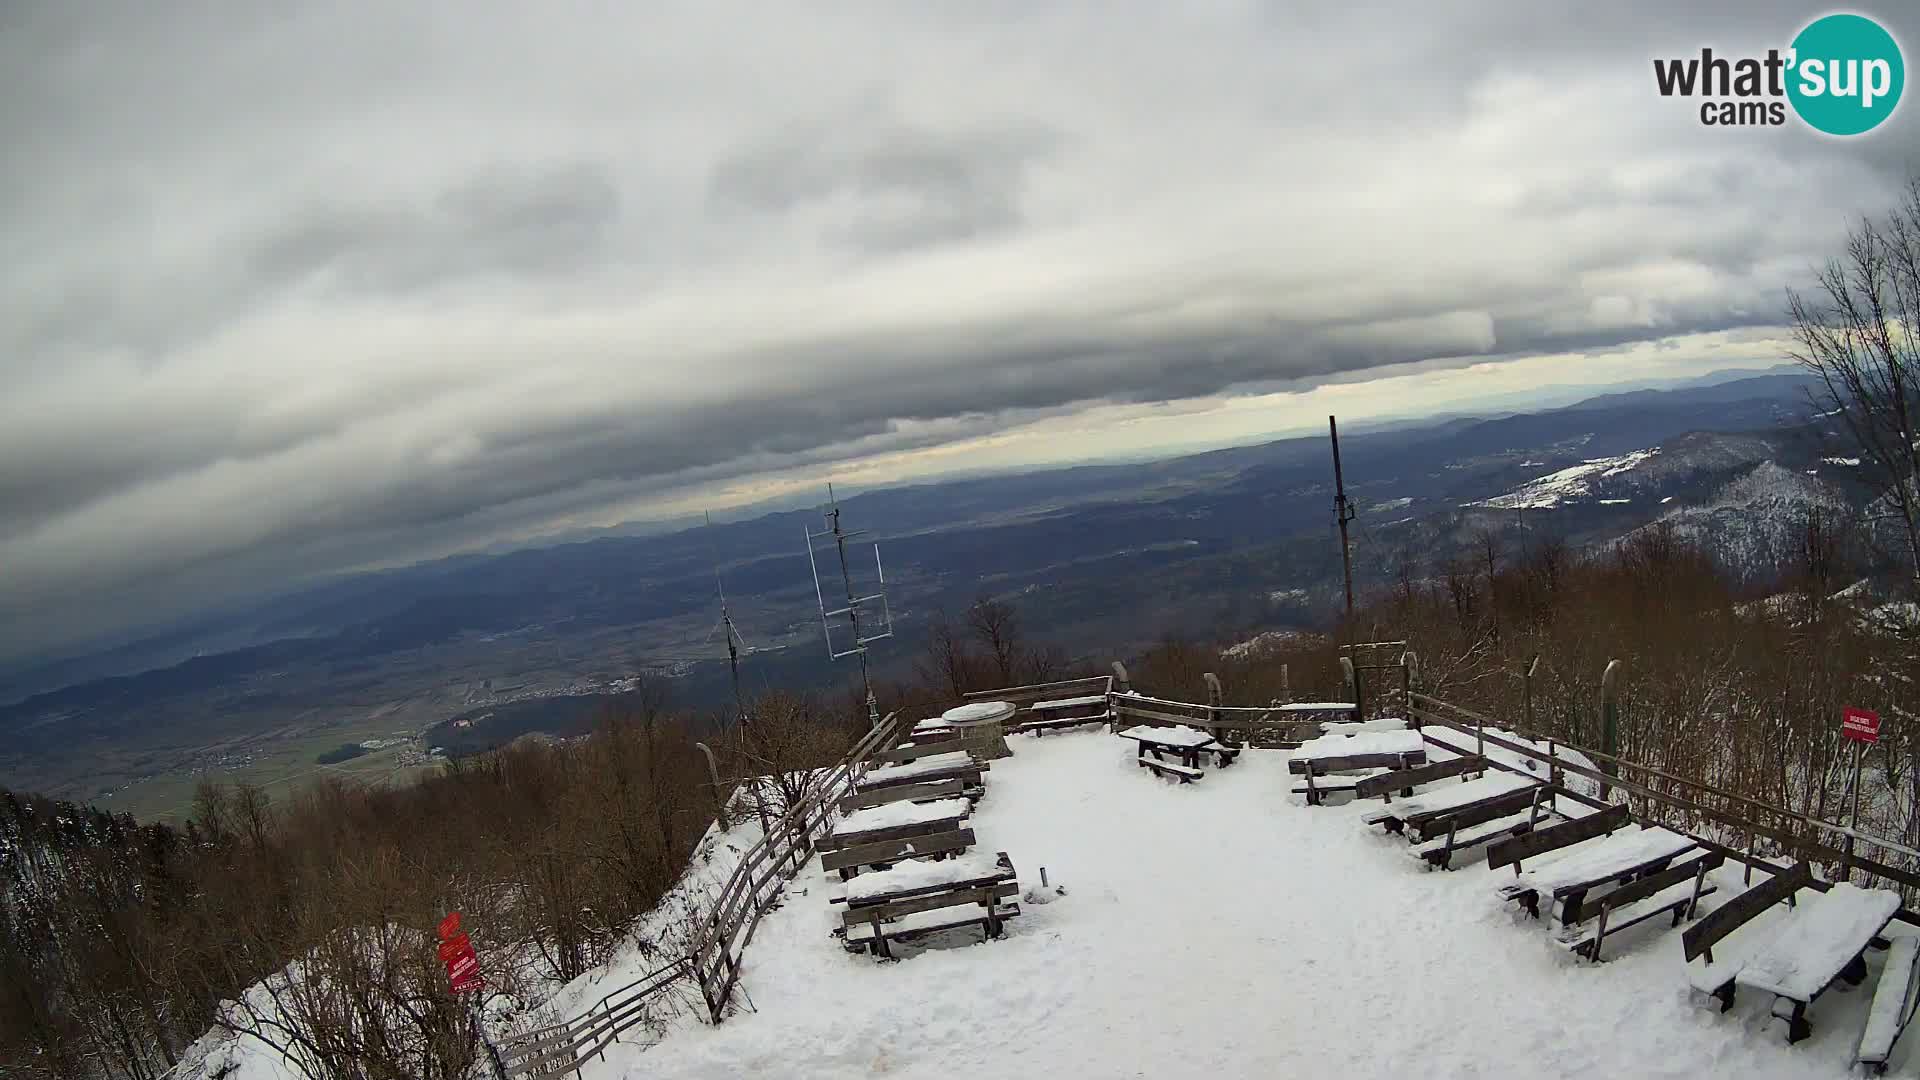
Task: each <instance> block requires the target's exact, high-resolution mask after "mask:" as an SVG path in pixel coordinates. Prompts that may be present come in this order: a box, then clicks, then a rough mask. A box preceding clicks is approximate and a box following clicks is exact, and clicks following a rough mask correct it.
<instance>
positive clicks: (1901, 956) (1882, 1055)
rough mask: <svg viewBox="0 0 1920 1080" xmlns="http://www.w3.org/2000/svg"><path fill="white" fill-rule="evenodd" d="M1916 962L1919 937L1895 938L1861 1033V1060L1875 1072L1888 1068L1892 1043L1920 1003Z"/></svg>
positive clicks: (1918, 959)
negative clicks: (1917, 992) (1915, 969)
mask: <svg viewBox="0 0 1920 1080" xmlns="http://www.w3.org/2000/svg"><path fill="white" fill-rule="evenodd" d="M1916 965H1920V941H1916V940H1915V939H1913V938H1910V937H1907V938H1897V939H1895V940H1894V942H1893V944H1892V947H1890V948H1889V949H1888V950H1887V963H1886V967H1885V968H1884V969H1882V971H1881V972H1880V981H1879V982H1878V983H1877V984H1875V986H1874V988H1873V1004H1872V1005H1870V1006H1869V1007H1868V1009H1867V1026H1866V1030H1864V1031H1862V1032H1861V1033H1860V1052H1859V1054H1858V1060H1859V1062H1860V1064H1862V1065H1865V1066H1866V1067H1867V1068H1868V1069H1869V1070H1871V1071H1873V1072H1875V1073H1881V1072H1884V1071H1886V1066H1887V1059H1888V1058H1889V1057H1892V1056H1893V1044H1894V1043H1896V1042H1898V1041H1899V1039H1900V1033H1901V1032H1902V1031H1905V1030H1906V1027H1907V1024H1908V1022H1909V1021H1911V1020H1912V1019H1913V1013H1914V1008H1915V1006H1916V1004H1920V1003H1917V1002H1916V1001H1915V990H1916V989H1920V980H1916V979H1915V978H1914V968H1915V966H1916Z"/></svg>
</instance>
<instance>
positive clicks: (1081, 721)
mask: <svg viewBox="0 0 1920 1080" xmlns="http://www.w3.org/2000/svg"><path fill="white" fill-rule="evenodd" d="M1085 709H1092V710H1094V711H1092V712H1082V711H1080V710H1085ZM1021 714H1022V718H1021V719H1019V720H1018V721H1016V722H1014V724H1013V726H1012V730H1015V731H1031V732H1033V733H1034V735H1036V736H1039V735H1044V734H1046V733H1047V732H1049V731H1062V730H1065V729H1067V728H1074V727H1084V726H1086V725H1088V724H1106V723H1111V722H1112V720H1113V713H1112V711H1111V709H1110V708H1109V707H1108V705H1107V696H1106V695H1105V694H1089V695H1084V696H1082V697H1073V698H1060V699H1057V700H1054V701H1036V702H1034V703H1033V704H1031V705H1029V706H1027V707H1026V708H1025V709H1023V710H1021Z"/></svg>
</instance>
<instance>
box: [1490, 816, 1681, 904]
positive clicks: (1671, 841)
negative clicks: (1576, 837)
mask: <svg viewBox="0 0 1920 1080" xmlns="http://www.w3.org/2000/svg"><path fill="white" fill-rule="evenodd" d="M1568 824H1573V822H1569V823H1568ZM1542 831H1544V830H1542ZM1517 839H1526V838H1525V837H1520V838H1517ZM1696 850H1698V848H1697V846H1696V844H1695V842H1694V839H1693V837H1691V836H1687V835H1686V834H1684V833H1677V832H1674V831H1673V830H1671V829H1663V828H1660V827H1658V826H1654V827H1651V828H1626V829H1621V830H1618V831H1616V832H1612V833H1608V834H1606V835H1605V836H1600V837H1595V838H1592V839H1590V840H1587V841H1585V842H1584V843H1583V844H1581V845H1578V846H1576V847H1573V848H1569V849H1567V851H1566V853H1565V854H1563V855H1561V856H1560V857H1559V858H1556V859H1549V860H1547V861H1546V862H1544V863H1542V864H1541V865H1539V866H1536V867H1534V868H1533V869H1531V870H1524V871H1522V872H1521V873H1520V874H1519V876H1517V877H1515V878H1514V879H1513V880H1512V881H1510V882H1508V883H1506V884H1504V885H1501V886H1499V887H1498V892H1499V893H1500V896H1501V897H1502V898H1503V899H1506V900H1517V901H1519V903H1520V906H1521V907H1523V908H1525V909H1526V910H1527V914H1529V915H1531V916H1533V917H1534V918H1536V919H1537V918H1539V917H1540V909H1541V907H1542V906H1543V905H1542V903H1541V901H1542V898H1543V897H1544V898H1545V901H1546V905H1547V906H1550V905H1552V904H1554V903H1558V904H1559V905H1560V921H1561V922H1562V923H1567V924H1572V923H1577V922H1579V921H1580V920H1581V918H1582V917H1583V916H1582V913H1581V912H1582V909H1581V905H1582V904H1583V903H1585V901H1586V897H1587V894H1588V893H1589V892H1591V891H1593V890H1594V889H1598V888H1603V887H1605V886H1609V885H1615V884H1619V885H1625V884H1628V883H1630V882H1632V881H1635V880H1637V879H1639V878H1640V877H1642V876H1643V875H1646V874H1651V873H1653V872H1655V871H1658V870H1665V869H1666V868H1667V866H1668V864H1670V863H1672V862H1673V861H1674V860H1675V859H1677V858H1679V857H1680V856H1682V855H1685V854H1687V853H1688V852H1692V851H1696Z"/></svg>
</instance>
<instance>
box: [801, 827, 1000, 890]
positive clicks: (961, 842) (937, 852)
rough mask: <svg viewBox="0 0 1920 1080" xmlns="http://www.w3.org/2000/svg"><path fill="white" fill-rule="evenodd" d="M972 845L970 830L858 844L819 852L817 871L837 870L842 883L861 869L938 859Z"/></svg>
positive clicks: (971, 831) (971, 832) (956, 830)
mask: <svg viewBox="0 0 1920 1080" xmlns="http://www.w3.org/2000/svg"><path fill="white" fill-rule="evenodd" d="M972 846H973V830H972V829H955V830H953V831H952V832H944V833H933V834H931V835H928V836H915V837H910V838H908V839H905V840H887V841H882V842H881V843H877V844H859V845H856V846H853V847H844V848H839V849H837V850H832V851H823V852H821V853H820V869H822V870H825V871H827V872H829V873H832V872H834V871H839V873H840V878H841V880H843V881H844V880H846V879H847V878H850V877H852V876H853V875H854V874H856V873H858V872H859V870H860V869H861V868H862V867H867V866H891V865H892V864H894V863H896V862H899V861H900V860H901V859H938V858H941V857H943V856H946V855H951V854H954V853H957V852H961V851H965V850H967V849H968V848H971V847H972Z"/></svg>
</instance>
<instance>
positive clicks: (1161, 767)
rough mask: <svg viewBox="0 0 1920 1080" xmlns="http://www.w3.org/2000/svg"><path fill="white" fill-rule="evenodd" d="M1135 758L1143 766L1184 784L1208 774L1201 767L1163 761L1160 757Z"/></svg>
mask: <svg viewBox="0 0 1920 1080" xmlns="http://www.w3.org/2000/svg"><path fill="white" fill-rule="evenodd" d="M1134 760H1136V761H1138V762H1139V763H1140V766H1141V767H1142V768H1146V769H1152V770H1153V771H1154V772H1156V773H1159V774H1160V775H1161V776H1169V777H1172V778H1173V779H1175V780H1178V781H1180V782H1181V783H1183V784H1191V783H1193V782H1194V781H1195V780H1198V779H1200V778H1201V777H1204V776H1206V775H1207V774H1206V773H1204V772H1201V771H1200V770H1199V769H1196V768H1193V767H1191V766H1187V765H1176V764H1174V763H1173V762H1171V761H1161V760H1160V759H1158V758H1150V757H1139V758H1136V759H1134Z"/></svg>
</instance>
